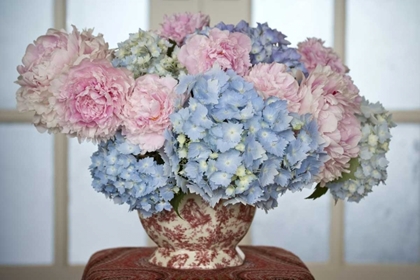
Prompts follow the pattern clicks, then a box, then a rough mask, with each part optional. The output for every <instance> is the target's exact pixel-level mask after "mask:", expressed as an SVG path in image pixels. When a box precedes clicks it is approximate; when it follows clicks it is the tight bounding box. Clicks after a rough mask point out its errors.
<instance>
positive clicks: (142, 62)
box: [112, 29, 185, 78]
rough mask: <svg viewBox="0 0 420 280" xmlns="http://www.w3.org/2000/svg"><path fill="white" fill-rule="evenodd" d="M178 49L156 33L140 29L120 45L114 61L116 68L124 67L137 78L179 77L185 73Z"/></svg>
mask: <svg viewBox="0 0 420 280" xmlns="http://www.w3.org/2000/svg"><path fill="white" fill-rule="evenodd" d="M177 51H178V47H176V46H175V43H171V42H169V41H168V40H166V39H165V38H161V37H160V36H159V35H157V34H156V33H154V32H148V31H143V30H141V29H139V31H138V32H137V33H132V34H130V37H129V39H127V40H125V41H124V42H122V43H119V44H118V49H117V50H116V51H115V52H114V56H115V58H114V59H113V60H112V64H113V66H114V67H124V68H127V69H128V70H130V71H131V72H132V73H133V74H134V77H135V78H137V77H139V76H142V75H144V74H158V75H159V76H167V75H170V76H173V77H175V78H176V77H178V76H179V74H180V73H182V72H184V71H185V70H184V68H183V66H182V65H181V64H180V63H179V61H178V59H177V56H176V53H177Z"/></svg>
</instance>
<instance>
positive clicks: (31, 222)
mask: <svg viewBox="0 0 420 280" xmlns="http://www.w3.org/2000/svg"><path fill="white" fill-rule="evenodd" d="M53 170H54V168H53V138H52V137H51V136H50V135H47V134H40V133H38V132H37V131H36V129H35V128H34V127H33V126H32V125H29V124H0V187H1V195H0V225H1V227H0V228H1V229H0V264H9V265H10V264H12V265H16V264H19V265H23V264H28V265H46V264H51V263H52V262H53V242H54V234H53V231H54V222H53V213H54V210H53V209H54V207H53V205H54V202H53V180H54V179H53Z"/></svg>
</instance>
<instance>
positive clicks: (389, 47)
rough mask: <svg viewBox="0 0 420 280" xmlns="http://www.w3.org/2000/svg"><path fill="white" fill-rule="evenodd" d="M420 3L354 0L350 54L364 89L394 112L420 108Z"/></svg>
mask: <svg viewBox="0 0 420 280" xmlns="http://www.w3.org/2000/svg"><path fill="white" fill-rule="evenodd" d="M419 14H420V1H418V0H403V1H402V0H363V1H360V0H348V1H347V30H346V34H347V39H346V58H347V60H346V61H347V64H348V66H349V68H350V69H351V71H350V74H351V76H352V78H353V80H354V82H355V84H356V85H357V86H358V87H359V89H360V92H361V93H362V94H363V95H365V96H366V97H367V98H368V99H369V100H370V101H372V102H376V101H381V102H382V103H383V104H384V106H385V107H386V108H387V109H389V110H401V109H404V110H412V109H420V79H419V78H418V73H419V69H418V68H419V65H420V51H419V49H420V29H419V27H420V17H419Z"/></svg>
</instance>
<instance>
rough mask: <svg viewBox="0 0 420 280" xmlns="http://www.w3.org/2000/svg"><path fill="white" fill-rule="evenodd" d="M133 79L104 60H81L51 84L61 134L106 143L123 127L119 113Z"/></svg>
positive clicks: (125, 71) (128, 73)
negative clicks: (106, 140)
mask: <svg viewBox="0 0 420 280" xmlns="http://www.w3.org/2000/svg"><path fill="white" fill-rule="evenodd" d="M133 84H134V79H133V78H132V75H131V73H130V72H129V71H128V70H126V69H123V68H114V67H112V64H111V62H109V61H108V60H106V59H101V60H93V61H90V60H89V59H85V60H83V61H82V62H81V63H80V64H79V65H77V66H74V67H72V68H71V69H70V70H69V72H68V73H67V74H64V75H62V76H60V77H59V78H57V79H55V80H54V81H53V83H52V86H51V88H52V92H54V95H55V98H54V99H55V100H54V99H53V100H52V101H54V102H55V107H56V109H57V115H58V118H59V125H60V127H61V132H62V133H66V134H69V135H71V136H77V137H78V138H79V140H83V139H89V140H105V139H109V138H110V137H112V136H113V135H114V134H115V132H116V130H117V129H118V128H119V127H120V125H121V124H122V120H121V111H122V107H123V103H124V102H125V99H126V96H127V95H128V94H129V92H130V90H131V88H132V85H133Z"/></svg>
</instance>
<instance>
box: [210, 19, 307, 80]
mask: <svg viewBox="0 0 420 280" xmlns="http://www.w3.org/2000/svg"><path fill="white" fill-rule="evenodd" d="M215 27H217V28H219V29H221V30H229V31H230V32H241V33H244V34H247V35H248V36H249V37H250V38H251V41H252V49H251V53H250V58H251V63H252V65H255V64H257V63H272V62H277V63H282V64H285V65H287V66H288V67H289V68H290V69H298V70H300V71H302V72H303V73H304V74H305V75H307V74H308V71H307V70H306V68H305V66H304V65H303V63H302V62H301V61H300V54H299V53H298V52H297V50H296V49H295V48H290V47H288V45H290V42H289V41H287V40H286V36H285V35H283V33H281V32H279V31H277V30H276V29H272V28H270V27H269V26H268V25H267V23H263V24H261V23H257V27H249V24H248V23H247V22H246V21H244V20H242V21H240V22H239V23H238V24H237V25H236V26H234V25H233V24H225V23H223V22H220V23H218V24H217V25H216V26H215Z"/></svg>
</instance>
